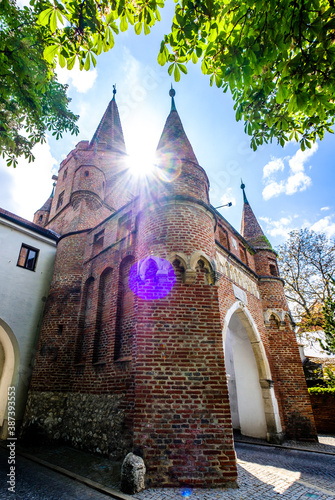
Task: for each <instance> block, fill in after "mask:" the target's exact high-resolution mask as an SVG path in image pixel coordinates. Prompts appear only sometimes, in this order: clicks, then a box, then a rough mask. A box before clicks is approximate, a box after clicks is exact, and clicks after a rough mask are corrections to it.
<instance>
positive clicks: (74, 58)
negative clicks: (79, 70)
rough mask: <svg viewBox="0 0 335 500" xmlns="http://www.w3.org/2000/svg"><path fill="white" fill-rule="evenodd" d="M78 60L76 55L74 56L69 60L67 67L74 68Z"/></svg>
mask: <svg viewBox="0 0 335 500" xmlns="http://www.w3.org/2000/svg"><path fill="white" fill-rule="evenodd" d="M75 62H76V56H72V57H70V58H69V59H68V60H67V69H69V70H70V69H72V68H73V66H74V65H75Z"/></svg>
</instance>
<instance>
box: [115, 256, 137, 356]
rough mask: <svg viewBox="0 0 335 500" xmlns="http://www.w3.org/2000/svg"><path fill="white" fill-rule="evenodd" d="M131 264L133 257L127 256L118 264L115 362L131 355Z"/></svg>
mask: <svg viewBox="0 0 335 500" xmlns="http://www.w3.org/2000/svg"><path fill="white" fill-rule="evenodd" d="M133 262H134V257H131V256H128V257H126V258H125V259H123V261H122V262H121V264H120V270H119V289H118V298H117V311H116V325H115V346H114V359H115V360H118V359H124V358H126V357H129V356H130V355H131V348H132V339H133V330H134V324H135V314H134V294H133V292H132V291H131V290H130V288H129V271H130V268H131V266H132V264H133Z"/></svg>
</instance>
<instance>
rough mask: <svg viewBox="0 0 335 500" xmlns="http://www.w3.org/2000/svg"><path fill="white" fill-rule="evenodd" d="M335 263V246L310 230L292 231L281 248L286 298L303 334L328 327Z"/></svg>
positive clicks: (279, 256) (281, 265)
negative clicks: (326, 315)
mask: <svg viewBox="0 0 335 500" xmlns="http://www.w3.org/2000/svg"><path fill="white" fill-rule="evenodd" d="M334 262H335V242H334V241H333V242H330V241H329V240H328V238H327V237H326V235H325V234H323V233H316V232H314V231H310V230H308V229H301V230H300V231H292V232H291V233H290V234H289V238H288V240H287V241H286V242H285V243H284V244H283V245H281V246H280V247H279V248H278V263H279V267H280V274H281V276H282V278H284V280H285V293H286V297H287V299H288V301H289V302H290V304H291V306H292V312H293V314H294V316H295V318H296V321H297V324H298V326H299V330H300V332H308V331H313V330H314V331H315V330H321V329H323V328H324V326H325V313H324V311H325V309H324V306H325V305H326V304H329V305H330V304H331V303H333V301H334V299H335V290H334V287H333V286H332V282H333V280H334V278H335V265H334ZM327 343H328V340H327V339H326V344H327Z"/></svg>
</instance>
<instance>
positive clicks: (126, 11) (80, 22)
mask: <svg viewBox="0 0 335 500" xmlns="http://www.w3.org/2000/svg"><path fill="white" fill-rule="evenodd" d="M164 4H165V0H136V1H134V0H112V1H110V0H82V1H74V0H31V6H32V9H33V11H28V9H27V8H25V9H23V10H22V9H21V10H20V9H18V8H17V6H16V5H15V3H14V0H3V1H2V3H1V11H0V22H1V29H2V33H1V40H0V41H1V45H0V63H1V67H2V68H3V72H4V76H5V78H6V79H7V80H6V82H5V85H4V88H5V92H4V93H3V94H2V95H1V96H0V97H1V101H0V112H1V117H0V119H1V122H2V123H1V136H0V139H1V148H2V150H1V151H2V153H3V154H5V153H6V152H7V153H9V155H10V158H11V161H14V157H15V156H18V155H20V154H25V155H26V156H27V157H28V158H31V157H32V156H31V151H30V150H31V146H32V145H33V144H34V143H35V142H38V141H40V140H42V139H43V137H44V132H43V126H44V130H45V126H47V128H48V127H51V130H53V133H55V134H61V133H62V132H63V131H64V130H71V132H73V133H75V132H76V131H77V129H76V126H75V124H74V122H75V117H74V116H73V115H71V114H70V112H69V111H68V109H67V102H66V97H65V89H64V87H62V86H60V85H59V84H58V83H57V82H56V80H55V74H54V69H55V63H56V61H57V60H58V61H59V64H60V65H61V66H62V67H64V66H67V68H68V69H72V68H73V66H74V64H75V61H76V60H78V61H79V65H80V67H81V69H83V68H84V69H86V70H88V69H89V68H90V67H91V65H95V64H96V56H97V55H99V54H100V53H101V52H102V51H105V52H106V51H108V50H110V49H112V48H113V46H114V38H115V35H117V34H118V33H119V32H120V31H121V32H122V31H126V30H128V29H129V27H130V26H133V28H134V31H135V33H136V34H138V35H139V34H141V33H144V34H146V35H147V34H149V33H150V31H151V28H152V26H153V25H154V24H155V23H156V22H157V21H159V20H160V12H159V9H160V8H162V7H164ZM37 17H38V22H37V24H36V18H37ZM171 22H172V26H171V32H170V33H169V34H167V35H165V37H164V40H163V41H162V43H161V46H160V50H159V54H158V62H159V64H161V65H165V64H167V65H168V71H169V73H170V74H171V75H172V74H173V75H174V78H175V80H176V81H178V80H179V79H180V76H181V73H187V63H188V62H189V61H192V62H193V63H197V62H198V61H199V62H201V69H202V72H203V73H204V74H205V75H208V76H209V77H210V83H211V85H212V84H215V85H217V86H218V87H221V88H222V89H223V91H224V92H226V91H227V90H228V89H230V91H231V93H232V96H233V99H234V102H235V105H234V107H235V110H236V119H237V120H243V121H244V126H245V131H246V132H247V133H248V134H249V135H250V136H251V146H252V148H253V149H254V150H255V149H257V147H258V146H259V145H260V144H263V143H264V142H265V143H267V142H271V141H272V140H273V139H277V141H278V142H279V143H280V144H281V145H282V146H283V145H284V144H285V142H286V141H288V140H292V139H295V140H296V141H299V142H300V146H301V149H302V150H304V149H305V148H306V147H310V146H311V143H312V142H314V141H315V140H316V139H317V138H319V139H322V138H323V136H324V133H325V132H326V131H328V132H332V128H331V127H332V125H333V124H334V119H335V104H334V99H333V96H334V92H335V72H334V63H335V45H334V40H335V7H334V1H333V0H309V1H308V2H307V1H306V0H208V1H201V0H180V1H179V2H178V1H177V2H176V5H175V15H174V18H173V20H172V21H171ZM42 52H43V55H44V60H43V58H42ZM22 89H24V91H22ZM56 96H57V97H56ZM54 100H56V101H57V105H55V102H54ZM57 110H60V111H59V112H58V111H57ZM24 115H26V117H25V118H23V117H24ZM24 120H26V122H24ZM22 123H25V125H26V130H27V131H28V133H29V134H30V138H29V139H26V138H24V137H23V136H22V135H21V134H20V132H19V130H20V124H21V125H22ZM11 161H9V163H10V162H11Z"/></svg>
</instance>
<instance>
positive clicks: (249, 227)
mask: <svg viewBox="0 0 335 500" xmlns="http://www.w3.org/2000/svg"><path fill="white" fill-rule="evenodd" d="M241 189H242V191H243V213H242V222H241V235H242V236H243V238H245V239H246V240H247V242H248V243H249V244H250V245H252V246H253V247H254V248H255V249H256V250H272V247H271V244H270V242H269V240H268V239H267V237H266V236H265V234H264V233H263V230H262V228H261V226H260V225H259V222H258V220H257V219H256V216H255V214H254V212H253V210H252V208H251V206H250V204H249V202H248V199H247V196H246V194H245V184H244V183H243V181H242V179H241Z"/></svg>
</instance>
